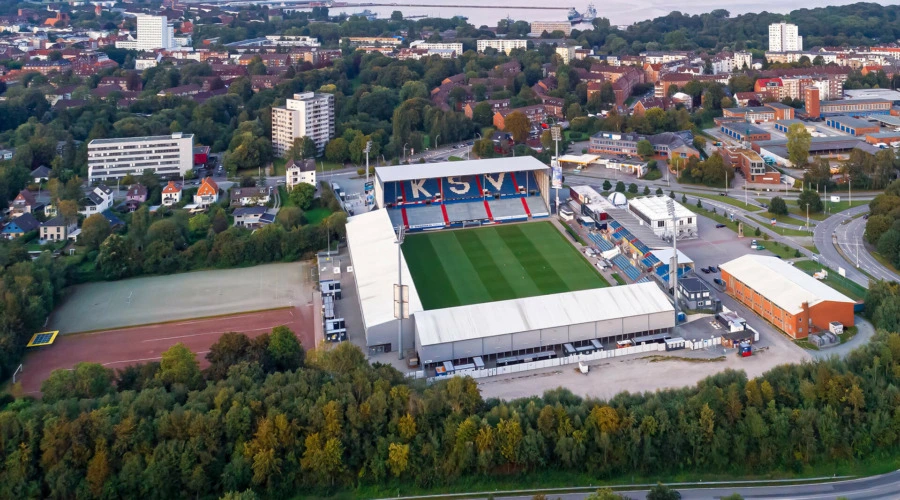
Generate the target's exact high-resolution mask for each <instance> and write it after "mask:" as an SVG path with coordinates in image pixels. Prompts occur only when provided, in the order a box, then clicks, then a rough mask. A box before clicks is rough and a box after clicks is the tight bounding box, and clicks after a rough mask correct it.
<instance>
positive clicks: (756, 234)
mask: <svg viewBox="0 0 900 500" xmlns="http://www.w3.org/2000/svg"><path fill="white" fill-rule="evenodd" d="M761 234H762V231H760V230H759V228H756V231H753V235H754V236H759V235H761Z"/></svg>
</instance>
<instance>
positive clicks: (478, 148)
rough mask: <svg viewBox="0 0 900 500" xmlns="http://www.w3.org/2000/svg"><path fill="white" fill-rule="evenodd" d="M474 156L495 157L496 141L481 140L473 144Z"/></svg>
mask: <svg viewBox="0 0 900 500" xmlns="http://www.w3.org/2000/svg"><path fill="white" fill-rule="evenodd" d="M472 154H474V155H475V156H477V157H478V158H491V157H493V156H494V141H492V140H490V139H479V140H477V141H475V143H474V144H472Z"/></svg>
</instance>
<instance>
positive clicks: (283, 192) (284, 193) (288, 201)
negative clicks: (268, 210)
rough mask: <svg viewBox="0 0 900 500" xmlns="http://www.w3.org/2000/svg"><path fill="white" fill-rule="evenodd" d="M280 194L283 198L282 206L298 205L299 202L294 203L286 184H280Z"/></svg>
mask: <svg viewBox="0 0 900 500" xmlns="http://www.w3.org/2000/svg"><path fill="white" fill-rule="evenodd" d="M278 196H279V197H280V198H281V206H282V207H296V206H297V204H296V203H294V200H292V199H291V197H290V196H288V191H287V188H286V187H284V186H278Z"/></svg>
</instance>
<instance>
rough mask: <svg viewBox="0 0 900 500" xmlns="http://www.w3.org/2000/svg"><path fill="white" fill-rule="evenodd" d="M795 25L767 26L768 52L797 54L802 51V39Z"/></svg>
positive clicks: (778, 24)
mask: <svg viewBox="0 0 900 500" xmlns="http://www.w3.org/2000/svg"><path fill="white" fill-rule="evenodd" d="M798 33H799V32H798V31H797V25H796V24H788V23H775V24H770V25H769V52H797V51H800V50H803V37H802V36H800V35H798Z"/></svg>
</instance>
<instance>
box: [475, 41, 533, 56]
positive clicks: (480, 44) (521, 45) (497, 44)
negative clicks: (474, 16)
mask: <svg viewBox="0 0 900 500" xmlns="http://www.w3.org/2000/svg"><path fill="white" fill-rule="evenodd" d="M475 46H476V47H477V48H478V52H484V49H496V50H497V51H498V52H505V53H506V54H507V55H509V53H510V52H512V51H513V49H522V50H525V49H527V48H528V40H508V39H505V38H501V39H496V40H478V41H477V42H475Z"/></svg>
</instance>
